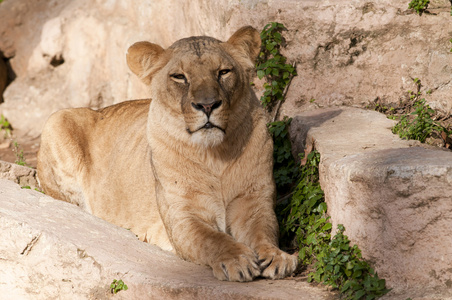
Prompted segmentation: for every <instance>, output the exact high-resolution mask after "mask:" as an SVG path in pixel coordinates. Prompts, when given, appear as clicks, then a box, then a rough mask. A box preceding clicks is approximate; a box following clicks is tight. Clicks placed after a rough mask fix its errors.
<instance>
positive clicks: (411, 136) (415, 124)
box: [392, 78, 452, 143]
mask: <svg viewBox="0 0 452 300" xmlns="http://www.w3.org/2000/svg"><path fill="white" fill-rule="evenodd" d="M414 83H415V85H416V87H417V92H413V91H409V93H410V100H411V101H413V108H414V111H413V112H412V113H411V114H404V115H402V116H401V117H400V119H399V121H398V122H397V124H396V125H395V126H394V127H393V128H392V132H393V133H395V134H398V135H399V136H400V138H402V139H407V140H418V141H420V142H421V143H425V142H426V140H427V138H428V137H430V136H432V134H433V133H436V134H438V135H440V134H441V132H444V133H445V135H446V136H448V135H450V134H451V133H452V132H450V131H449V130H447V129H446V128H444V127H443V126H441V125H440V124H439V123H438V122H435V121H434V120H433V119H432V117H433V116H434V115H435V111H434V110H433V109H432V108H431V107H430V106H429V105H428V104H427V103H426V100H425V98H421V95H422V93H421V92H420V89H421V81H420V80H419V78H415V79H414Z"/></svg>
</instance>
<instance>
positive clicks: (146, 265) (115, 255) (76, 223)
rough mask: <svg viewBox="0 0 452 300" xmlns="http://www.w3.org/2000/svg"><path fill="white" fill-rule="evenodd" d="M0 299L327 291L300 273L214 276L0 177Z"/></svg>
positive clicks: (321, 294)
mask: <svg viewBox="0 0 452 300" xmlns="http://www.w3.org/2000/svg"><path fill="white" fill-rule="evenodd" d="M0 232H1V237H2V238H1V239H0V295H1V297H0V298H1V299H11V300H12V299H14V300H16V299H109V298H111V297H112V294H111V293H110V292H109V285H110V283H111V282H112V281H113V279H118V280H119V279H122V280H123V281H124V282H125V283H126V284H127V285H128V290H127V291H120V292H119V293H118V294H117V295H115V296H114V298H115V299H306V300H311V299H312V300H317V299H332V294H331V293H330V292H328V291H326V290H325V289H324V288H323V287H315V286H312V285H310V284H308V283H307V282H305V281H303V280H300V281H299V280H294V279H291V280H276V281H271V280H257V281H254V282H250V283H231V282H222V281H218V280H217V279H215V278H214V277H213V275H212V271H211V270H210V269H209V268H208V267H204V266H199V265H196V264H193V263H189V262H186V261H182V260H181V259H179V258H178V257H176V256H175V255H173V254H171V253H168V252H165V251H163V250H161V249H159V248H157V247H155V246H153V245H149V244H146V243H143V242H140V241H139V240H138V239H137V238H136V236H135V235H134V234H133V233H131V232H130V231H128V230H126V229H123V228H120V227H117V226H115V225H112V224H110V223H107V222H105V221H103V220H101V219H99V218H97V217H95V216H92V215H90V214H88V213H86V212H85V211H83V210H81V209H79V208H78V207H76V206H74V205H72V204H69V203H66V202H63V201H58V200H54V199H52V198H50V197H48V196H46V195H44V194H42V193H39V192H37V191H34V190H24V189H21V188H20V186H19V185H17V184H15V183H13V182H12V181H8V180H3V179H0Z"/></svg>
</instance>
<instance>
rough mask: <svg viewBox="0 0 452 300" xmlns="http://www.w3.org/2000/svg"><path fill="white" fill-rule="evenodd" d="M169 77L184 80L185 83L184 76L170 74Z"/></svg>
mask: <svg viewBox="0 0 452 300" xmlns="http://www.w3.org/2000/svg"><path fill="white" fill-rule="evenodd" d="M170 76H171V77H172V78H174V79H176V80H184V81H185V79H186V78H185V76H184V74H171V75H170Z"/></svg>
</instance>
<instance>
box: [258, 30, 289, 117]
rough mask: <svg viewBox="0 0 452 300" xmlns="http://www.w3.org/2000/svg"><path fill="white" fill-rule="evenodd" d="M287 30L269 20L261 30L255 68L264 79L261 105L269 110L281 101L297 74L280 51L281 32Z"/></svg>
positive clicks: (281, 42)
mask: <svg viewBox="0 0 452 300" xmlns="http://www.w3.org/2000/svg"><path fill="white" fill-rule="evenodd" d="M284 30H287V29H286V27H284V25H283V24H280V23H276V22H271V23H269V24H267V25H266V26H265V27H264V29H263V30H262V32H261V40H262V48H261V52H260V54H259V57H258V59H257V63H256V69H257V76H258V77H259V79H263V78H265V79H266V82H265V84H264V89H265V91H264V94H263V96H262V97H261V99H260V100H261V103H262V106H263V107H265V108H267V110H268V111H271V110H272V109H273V108H274V107H275V105H276V104H277V103H278V102H283V101H284V97H285V93H286V91H287V88H288V86H289V84H290V81H291V80H292V77H293V76H296V75H297V72H296V70H295V66H294V65H290V64H287V63H286V61H287V58H286V57H284V56H283V55H282V54H281V52H280V49H281V46H282V44H283V42H284V38H283V36H282V34H281V33H282V32H283V31H284Z"/></svg>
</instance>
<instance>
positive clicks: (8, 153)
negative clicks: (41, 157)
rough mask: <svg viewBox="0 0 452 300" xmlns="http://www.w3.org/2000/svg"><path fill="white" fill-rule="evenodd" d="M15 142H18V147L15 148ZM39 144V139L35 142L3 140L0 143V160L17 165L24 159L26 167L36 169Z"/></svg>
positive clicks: (12, 139)
mask: <svg viewBox="0 0 452 300" xmlns="http://www.w3.org/2000/svg"><path fill="white" fill-rule="evenodd" d="M15 142H17V147H15ZM39 142H40V139H39V138H38V139H34V140H29V139H28V140H16V139H14V138H8V139H3V140H1V141H0V160H3V161H7V162H12V163H15V162H17V161H18V160H19V159H20V158H21V157H23V160H24V161H25V163H26V165H28V166H29V167H32V168H36V163H37V158H36V155H37V154H38V150H39ZM21 153H22V155H21Z"/></svg>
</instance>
